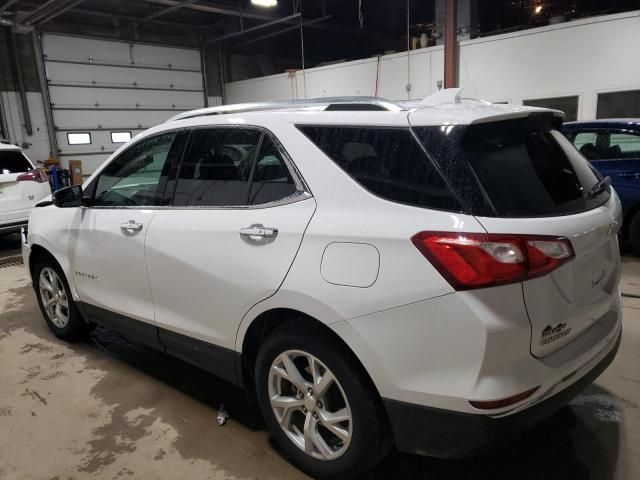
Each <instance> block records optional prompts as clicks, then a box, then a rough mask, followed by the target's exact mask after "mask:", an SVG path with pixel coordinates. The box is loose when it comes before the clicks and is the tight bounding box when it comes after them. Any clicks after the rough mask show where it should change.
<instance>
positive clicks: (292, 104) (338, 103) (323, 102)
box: [167, 97, 406, 122]
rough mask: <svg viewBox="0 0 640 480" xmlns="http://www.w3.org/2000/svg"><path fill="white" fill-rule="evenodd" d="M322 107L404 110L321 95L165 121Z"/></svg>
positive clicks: (241, 105)
mask: <svg viewBox="0 0 640 480" xmlns="http://www.w3.org/2000/svg"><path fill="white" fill-rule="evenodd" d="M314 107H315V108H322V110H323V111H337V110H342V111H345V110H350V111H358V110H360V111H362V110H366V111H372V110H380V111H391V112H399V111H402V110H406V109H405V108H404V107H403V106H401V105H399V104H397V103H394V102H391V101H389V100H385V99H384V98H378V97H322V98H309V99H297V100H280V101H269V102H252V103H236V104H233V105H220V106H218V107H208V108H200V109H197V110H190V111H188V112H182V113H179V114H178V115H175V116H174V117H171V118H170V119H169V120H167V122H175V121H177V120H184V119H187V118H194V117H202V116H206V115H229V114H234V113H248V112H262V111H269V110H291V109H303V108H314Z"/></svg>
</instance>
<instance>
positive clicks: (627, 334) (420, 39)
mask: <svg viewBox="0 0 640 480" xmlns="http://www.w3.org/2000/svg"><path fill="white" fill-rule="evenodd" d="M260 3H261V2H259V1H250V0H242V1H233V0H225V1H223V0H42V1H37V0H0V139H6V140H7V141H8V142H10V143H13V144H16V145H18V146H20V147H21V148H22V149H23V150H24V152H25V154H26V155H27V156H28V157H29V158H30V159H31V160H32V161H33V162H34V163H35V164H37V165H38V166H39V167H43V168H46V169H51V168H54V169H58V170H59V171H63V172H64V171H66V172H68V175H69V179H68V182H69V183H72V184H74V183H81V182H82V180H83V179H86V178H88V176H89V175H91V174H92V173H93V172H94V171H95V170H96V169H97V168H98V167H99V166H100V165H101V164H102V163H103V162H104V161H105V160H106V159H107V158H109V156H110V155H111V154H113V153H114V152H115V151H116V150H117V149H118V148H120V147H121V146H122V145H123V144H124V143H126V142H128V141H129V140H130V139H131V138H133V137H135V136H136V135H137V134H138V133H140V132H142V131H144V130H146V129H148V128H150V127H153V126H154V125H157V124H159V123H162V122H164V121H166V120H167V119H168V118H170V117H173V116H174V115H176V114H177V113H180V112H183V111H187V110H193V109H198V108H203V107H211V106H219V105H226V104H235V103H244V102H259V101H269V100H292V99H293V100H295V99H308V98H318V97H333V96H375V97H382V98H387V99H390V100H412V99H421V98H424V97H426V96H428V95H430V94H433V93H436V92H438V91H439V90H440V89H442V88H447V87H462V88H463V89H464V93H465V95H468V96H470V97H477V98H480V99H484V100H487V101H490V102H493V103H505V104H512V105H530V106H541V107H548V108H556V109H559V110H562V111H564V112H565V118H566V120H567V121H573V120H590V119H607V118H640V55H637V53H636V52H635V50H636V49H637V45H640V0H602V1H595V0H590V1H577V0H470V1H465V0H457V1H456V0H424V1H421V0H401V1H395V0H393V1H390V0H279V1H277V2H275V0H274V3H275V4H276V5H275V6H273V7H264V6H261V5H259V4H260ZM266 3H269V2H266ZM453 11H455V15H453V14H452V12H453ZM621 250H622V255H623V264H622V280H621V286H622V287H621V288H622V295H623V310H624V313H623V330H624V334H623V337H622V344H621V347H620V351H619V353H618V356H617V358H616V360H615V361H614V363H613V364H612V366H611V367H610V368H609V369H607V370H606V372H605V373H604V374H603V375H602V376H601V377H600V378H599V379H598V380H597V382H596V383H595V384H593V385H592V386H591V387H589V388H588V389H587V390H586V391H585V392H583V393H582V394H581V395H579V396H578V397H576V398H575V399H574V400H573V401H572V402H571V403H570V405H569V406H568V407H566V408H564V409H563V410H561V411H560V412H558V413H557V414H556V415H554V416H553V417H551V418H550V419H548V420H546V421H545V422H543V423H541V424H540V425H537V426H536V427H535V428H533V429H531V430H530V431H527V432H525V433H524V434H523V435H522V436H520V437H518V438H517V439H514V440H513V441H511V442H510V443H508V444H506V445H502V446H501V447H500V448H499V449H496V450H492V451H489V452H487V453H484V454H482V455H478V456H474V457H472V458H469V459H464V460H439V459H432V458H427V457H418V456H412V455H407V454H402V453H399V452H394V453H392V455H391V456H390V457H389V458H387V459H386V460H385V461H384V463H383V464H382V465H380V466H379V467H378V469H376V470H375V471H374V472H372V473H371V474H370V477H369V478H376V479H377V478H379V479H383V478H407V479H458V478H459V479H463V478H471V477H473V478H491V479H512V478H521V479H537V478H550V479H551V478H563V479H576V480H583V479H584V480H586V479H592V480H593V479H602V480H605V479H634V478H640V460H639V458H640V367H639V365H640V256H639V254H638V253H637V252H635V251H634V249H633V248H632V247H631V246H630V245H628V244H627V243H624V242H623V243H622V244H621ZM222 410H224V411H228V412H229V414H230V419H229V421H228V422H227V423H226V424H225V425H224V426H221V427H219V426H218V425H217V416H218V414H219V412H220V411H222ZM178 476H182V477H184V478H215V479H222V478H260V479H281V478H291V479H293V478H307V477H305V476H304V475H303V474H302V473H301V472H299V471H298V470H296V469H295V468H294V467H293V466H291V465H290V464H288V463H287V461H286V460H284V459H283V458H282V457H281V456H280V454H279V452H278V450H277V447H276V446H275V445H274V444H273V442H272V441H271V440H270V438H269V435H268V433H267V432H266V430H265V428H264V425H263V423H262V420H261V419H260V418H259V414H258V413H257V410H256V408H255V405H253V404H251V403H250V402H248V401H247V399H246V398H245V396H244V394H243V393H242V392H241V391H240V390H238V389H237V388H236V387H234V386H232V385H230V384H227V383H226V382H224V381H223V380H221V379H219V378H216V377H214V376H213V375H210V374H208V373H206V372H204V371H202V370H200V369H198V368H197V367H194V366H191V365H190V364H188V363H185V362H182V361H180V360H177V359H174V358H169V357H167V356H165V355H164V354H162V353H158V352H156V351H153V350H151V349H149V348H146V347H144V346H141V345H138V344H135V343H133V342H131V341H129V340H128V339H127V338H125V337H123V336H121V335H119V334H118V333H115V332H112V331H109V330H106V329H103V328H98V329H97V330H95V331H94V332H93V333H92V334H91V337H90V339H89V341H87V342H81V343H77V344H72V345H70V344H66V343H64V342H62V341H59V340H57V339H56V338H55V337H54V336H53V335H51V334H50V333H49V332H48V331H47V329H46V325H45V324H44V322H43V321H42V318H41V314H40V312H39V310H38V305H37V302H36V299H35V296H34V295H33V289H32V287H31V285H30V283H29V280H28V277H27V274H26V272H25V269H24V266H23V265H22V261H21V257H20V237H19V235H17V234H15V235H5V236H0V480H3V479H23V478H33V479H52V480H53V479H66V478H74V479H80V478H145V479H146V478H167V479H169V478H177V477H178Z"/></svg>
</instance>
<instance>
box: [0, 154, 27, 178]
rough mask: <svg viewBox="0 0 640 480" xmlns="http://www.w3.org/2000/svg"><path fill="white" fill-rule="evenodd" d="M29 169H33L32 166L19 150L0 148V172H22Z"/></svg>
mask: <svg viewBox="0 0 640 480" xmlns="http://www.w3.org/2000/svg"><path fill="white" fill-rule="evenodd" d="M30 170H33V167H32V166H31V164H30V163H29V160H27V159H26V158H25V156H24V155H23V154H22V153H21V152H18V151H15V150H4V151H3V150H0V174H5V173H22V172H28V171H30Z"/></svg>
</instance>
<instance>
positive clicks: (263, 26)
mask: <svg viewBox="0 0 640 480" xmlns="http://www.w3.org/2000/svg"><path fill="white" fill-rule="evenodd" d="M296 18H300V14H299V13H295V14H293V15H289V16H288V17H283V18H279V19H277V20H273V21H271V22H267V23H262V24H260V25H256V26H255V27H251V28H245V29H244V30H241V31H239V32H233V33H228V34H227V35H222V36H221V37H216V38H212V39H211V40H207V41H206V42H205V45H209V44H210V43H214V42H220V41H222V40H227V39H229V38H235V37H240V36H242V35H246V34H247V33H250V32H255V31H256V30H261V29H263V28H267V27H271V26H273V25H277V24H279V23H283V22H289V21H291V20H295V19H296ZM297 27H298V28H300V25H299V24H298V26H297Z"/></svg>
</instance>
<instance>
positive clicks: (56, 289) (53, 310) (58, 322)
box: [38, 267, 69, 328]
mask: <svg viewBox="0 0 640 480" xmlns="http://www.w3.org/2000/svg"><path fill="white" fill-rule="evenodd" d="M38 286H39V289H40V300H42V306H43V307H44V310H45V312H47V316H48V317H49V320H50V321H51V323H53V324H54V325H55V326H56V327H58V328H65V327H66V326H67V324H68V323H69V299H68V298H67V292H66V291H65V289H64V285H63V284H62V281H61V280H60V277H59V276H58V274H57V273H56V272H55V271H54V270H53V269H52V268H49V267H45V268H43V269H42V270H41V271H40V278H39V279H38Z"/></svg>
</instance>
